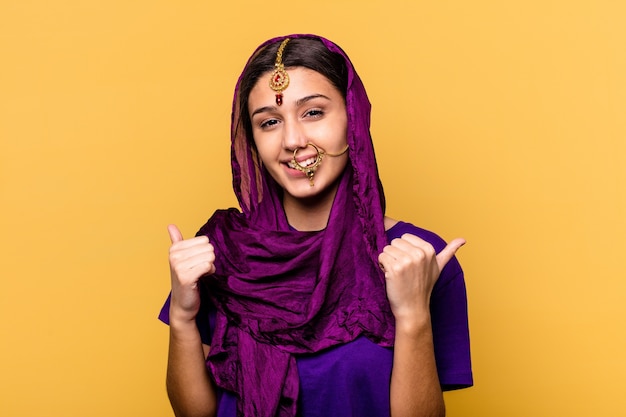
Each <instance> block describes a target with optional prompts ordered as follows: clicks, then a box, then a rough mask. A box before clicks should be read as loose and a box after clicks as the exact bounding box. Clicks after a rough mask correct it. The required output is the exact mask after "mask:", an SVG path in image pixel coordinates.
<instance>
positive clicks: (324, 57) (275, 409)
mask: <svg viewBox="0 0 626 417" xmlns="http://www.w3.org/2000/svg"><path fill="white" fill-rule="evenodd" d="M369 120H370V105H369V102H368V99H367V96H366V93H365V89H364V87H363V85H362V83H361V81H360V79H359V77H358V76H357V74H356V72H355V70H354V68H353V67H352V64H351V63H350V61H349V59H348V57H347V56H346V55H345V53H344V52H343V51H342V50H341V49H340V48H339V47H338V46H337V45H335V44H333V43H332V42H330V41H328V40H326V39H323V38H321V37H318V36H312V35H291V36H288V37H281V38H276V39H272V40H269V41H267V42H265V43H264V44H263V45H261V46H260V47H259V48H258V49H257V50H256V51H255V52H254V54H253V55H252V57H251V58H250V60H249V61H248V64H247V65H246V67H245V68H244V71H243V73H242V75H241V77H240V78H239V81H238V83H237V87H236V90H235V99H234V104H233V117H232V123H233V124H232V135H231V136H232V138H231V139H232V170H233V185H234V190H235V194H236V195H237V198H238V200H239V203H240V205H241V212H239V211H238V210H235V209H230V210H219V211H217V212H215V214H214V215H213V216H212V217H211V218H210V219H209V221H208V222H207V223H206V224H205V225H204V226H203V227H202V228H201V229H200V231H199V232H198V234H197V236H196V237H195V238H191V239H186V240H185V239H183V237H182V235H181V233H180V232H179V230H178V229H177V228H176V227H175V226H174V225H170V226H169V227H168V230H169V234H170V238H171V240H172V246H171V249H170V266H171V277H172V292H171V297H170V299H168V302H167V303H166V305H165V306H164V307H163V310H162V312H161V316H160V318H161V319H162V320H163V321H165V322H167V323H169V325H170V347H169V358H168V359H169V360H168V372H167V389H168V394H169V397H170V401H171V403H172V407H173V408H174V411H175V413H176V415H177V416H215V415H217V416H219V417H226V416H230V417H235V416H250V417H252V416H254V417H274V416H281V417H287V416H296V415H298V416H303V417H311V416H324V417H328V416H339V417H341V416H372V417H374V416H375V417H380V416H390V415H391V416H393V417H400V416H443V415H444V414H445V407H444V402H443V395H442V390H446V389H455V388H462V387H468V386H471V385H472V373H471V365H470V355H469V335H468V323H467V301H466V293H465V284H464V279H463V273H462V270H461V268H460V266H459V264H458V262H457V260H456V258H454V254H455V252H456V250H457V249H458V248H459V247H460V246H461V245H462V244H463V243H464V241H463V240H462V239H456V240H454V241H452V242H451V243H450V244H448V245H446V244H445V242H443V240H442V239H441V238H439V237H438V236H436V235H435V234H433V233H431V232H428V231H426V230H423V229H420V228H418V227H416V226H413V225H411V224H408V223H404V222H398V221H396V220H393V219H391V218H389V217H385V214H384V211H385V199H384V195H383V189H382V186H381V184H380V180H379V177H378V171H377V166H376V159H375V156H374V150H373V145H372V141H371V138H370V134H369V123H370V121H369Z"/></svg>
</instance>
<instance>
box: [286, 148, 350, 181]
mask: <svg viewBox="0 0 626 417" xmlns="http://www.w3.org/2000/svg"><path fill="white" fill-rule="evenodd" d="M306 146H307V147H308V146H311V147H312V148H313V149H315V152H317V155H316V156H315V161H313V162H311V163H310V164H307V165H306V166H304V165H300V163H299V162H298V161H297V160H296V155H297V154H298V151H299V150H301V149H304V148H296V149H294V151H293V159H292V160H291V165H292V168H295V169H297V170H298V171H301V172H304V173H305V174H306V176H307V177H308V178H309V184H310V185H311V187H313V185H314V184H313V176H314V175H315V171H317V167H319V166H320V165H321V164H322V159H324V156H326V155H328V156H341V155H343V154H344V153H346V151H347V150H348V148H349V145H346V147H345V148H343V150H342V151H341V152H338V153H330V152H326V151H325V150H324V149H322V148H320V147H319V146H316V145H314V144H312V143H311V142H309V143H307V144H306Z"/></svg>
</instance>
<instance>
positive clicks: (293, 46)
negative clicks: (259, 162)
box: [237, 38, 348, 146]
mask: <svg viewBox="0 0 626 417" xmlns="http://www.w3.org/2000/svg"><path fill="white" fill-rule="evenodd" d="M281 42H282V41H277V42H275V43H273V44H270V45H267V46H266V47H265V48H263V49H261V50H260V51H258V52H257V53H256V55H255V56H254V57H253V58H252V60H251V61H250V63H249V64H248V66H247V67H246V69H245V70H244V73H243V74H242V76H241V83H240V85H239V94H238V100H239V112H240V118H239V120H238V121H237V129H240V128H242V127H243V128H244V129H245V132H246V136H247V138H248V140H250V141H251V142H252V143H254V142H253V141H252V123H251V121H250V112H249V110H248V97H249V96H250V91H252V89H253V88H254V86H255V85H256V83H257V81H258V80H259V77H261V76H262V75H263V74H265V73H267V72H268V71H272V70H274V64H275V63H276V53H277V51H278V47H279V46H280V43H281ZM283 64H284V65H285V68H287V69H289V67H305V68H308V69H311V70H313V71H316V72H319V73H320V74H322V75H323V76H324V77H326V78H327V79H328V80H329V81H330V82H331V84H333V85H334V86H335V87H336V88H337V90H339V92H340V93H341V95H342V96H343V98H344V99H345V98H346V93H347V90H348V71H347V69H346V63H345V61H344V58H343V56H341V55H340V54H338V53H335V52H331V51H329V50H328V48H326V46H324V44H323V43H322V41H320V40H319V39H313V38H295V39H291V40H289V42H288V43H287V44H286V45H285V49H284V51H283ZM253 146H254V145H253Z"/></svg>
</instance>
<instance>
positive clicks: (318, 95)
mask: <svg viewBox="0 0 626 417" xmlns="http://www.w3.org/2000/svg"><path fill="white" fill-rule="evenodd" d="M316 98H325V99H326V100H330V99H329V98H328V97H326V96H325V95H324V94H311V95H310V96H306V97H302V98H301V99H299V100H297V101H296V106H301V105H303V104H304V103H306V102H307V101H310V100H313V99H316Z"/></svg>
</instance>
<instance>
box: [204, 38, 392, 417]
mask: <svg viewBox="0 0 626 417" xmlns="http://www.w3.org/2000/svg"><path fill="white" fill-rule="evenodd" d="M287 37H289V38H297V37H308V38H315V39H319V40H321V41H322V42H323V44H324V45H325V46H326V47H327V48H328V49H329V50H330V51H332V52H334V53H337V54H340V55H341V56H342V57H343V58H344V60H345V63H346V67H347V76H348V88H347V94H346V109H347V113H348V131H347V142H348V145H349V151H348V154H349V162H348V164H347V166H346V169H345V171H344V172H343V174H342V175H341V178H340V180H339V186H338V189H337V194H336V196H335V199H334V202H333V206H332V208H331V212H330V217H329V220H328V224H327V227H326V228H325V229H324V230H322V231H317V232H299V231H296V230H293V229H292V228H291V227H290V226H289V224H288V222H287V218H286V216H285V212H284V210H283V207H282V202H281V201H282V199H281V195H282V194H281V192H282V190H281V189H280V186H279V185H278V184H277V183H276V182H275V181H274V180H273V179H272V178H271V176H270V175H269V174H268V172H267V171H266V170H265V169H264V168H263V165H262V163H261V161H260V160H259V158H258V156H257V155H256V153H255V150H254V146H252V141H253V139H252V138H249V137H246V132H245V129H242V128H241V126H239V119H240V117H239V116H240V109H239V88H240V84H241V79H242V77H240V78H239V81H238V82H237V87H236V89H235V97H234V100H233V112H232V128H231V141H232V144H231V161H232V173H233V188H234V191H235V194H236V196H237V199H238V201H239V204H240V207H241V211H239V210H237V209H229V210H218V211H217V212H215V214H214V215H213V216H212V217H211V218H210V219H209V220H208V222H207V223H206V224H205V225H204V226H203V227H202V228H201V229H200V231H199V232H198V235H206V236H208V237H209V239H210V242H211V243H212V244H213V246H214V248H215V257H216V260H215V268H216V271H215V273H214V274H213V275H211V276H205V277H203V278H202V279H201V281H200V284H199V286H200V291H201V293H202V295H203V297H205V296H206V297H209V298H210V299H211V301H212V303H213V304H214V305H215V307H216V309H217V314H216V325H215V329H214V332H213V338H212V341H211V351H210V354H209V357H208V359H207V365H208V366H209V369H210V370H211V373H212V375H213V378H214V380H215V383H216V384H217V386H219V387H221V388H222V389H225V390H229V391H232V392H234V393H235V394H236V395H237V398H238V402H237V403H238V415H239V416H248V417H250V416H258V417H276V416H278V417H293V416H295V415H296V407H297V399H298V390H299V376H298V371H297V367H296V360H295V355H298V354H307V353H312V352H319V351H321V350H323V349H326V348H329V347H332V346H336V345H339V344H343V343H346V342H349V341H352V340H354V339H355V338H357V337H358V336H361V335H363V336H366V337H367V338H369V339H370V340H372V341H373V342H374V343H377V344H379V345H381V346H391V345H392V344H393V337H394V319H393V315H392V313H391V310H390V308H389V303H388V301H387V298H386V292H385V280H384V276H383V274H382V272H381V271H380V268H379V267H378V254H379V253H380V252H381V251H382V249H383V247H384V246H385V245H386V237H385V230H384V225H383V216H384V195H383V191H382V187H381V186H380V180H379V176H378V169H377V166H376V159H375V155H374V148H373V144H372V140H371V137H370V131H369V126H370V110H371V107H370V103H369V100H368V98H367V94H366V92H365V88H364V87H363V84H362V82H361V80H360V78H359V77H358V75H357V73H356V71H355V70H354V67H353V66H352V63H351V62H350V60H349V58H348V57H347V56H346V54H345V53H344V52H343V51H342V50H341V48H339V47H338V46H337V45H335V44H334V43H332V42H330V41H328V40H327V39H324V38H321V37H318V36H314V35H289V36H287ZM284 38H285V37H280V38H275V39H271V40H269V41H267V42H265V43H264V44H262V45H261V46H259V48H258V49H257V51H259V50H261V48H264V47H266V46H267V45H270V44H273V43H276V42H281V41H282V40H283V39H284ZM255 55H256V52H255V54H253V55H252V57H251V58H250V59H251V60H252V59H253V57H254V56H255ZM249 63H250V61H248V64H249ZM244 72H245V71H244Z"/></svg>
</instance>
